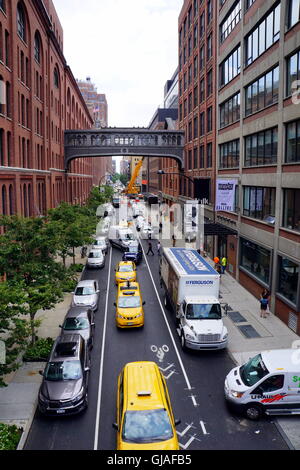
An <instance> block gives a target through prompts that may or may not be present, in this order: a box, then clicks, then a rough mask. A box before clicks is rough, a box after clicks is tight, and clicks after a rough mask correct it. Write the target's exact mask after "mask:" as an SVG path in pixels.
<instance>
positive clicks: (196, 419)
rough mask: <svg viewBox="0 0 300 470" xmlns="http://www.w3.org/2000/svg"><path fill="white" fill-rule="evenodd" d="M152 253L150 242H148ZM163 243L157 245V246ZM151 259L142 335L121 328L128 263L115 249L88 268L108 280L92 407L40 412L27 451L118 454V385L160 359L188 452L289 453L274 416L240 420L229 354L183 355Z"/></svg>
mask: <svg viewBox="0 0 300 470" xmlns="http://www.w3.org/2000/svg"><path fill="white" fill-rule="evenodd" d="M143 245H144V248H146V245H147V243H146V242H143ZM154 245H155V242H154ZM154 252H155V256H148V257H146V258H145V257H144V259H143V262H142V264H141V265H140V266H138V281H139V282H140V285H141V290H142V295H143V300H145V301H146V305H145V307H144V310H145V326H144V328H143V329H142V330H137V329H132V330H118V329H117V328H116V326H115V307H114V305H113V304H114V302H115V296H116V287H115V282H114V276H115V272H114V268H115V266H116V264H117V262H118V261H119V260H120V259H121V253H120V251H118V250H117V249H115V248H114V249H110V252H109V253H108V255H107V258H106V265H105V268H104V269H102V270H100V271H98V270H95V271H88V270H85V271H84V273H83V276H82V279H95V278H97V279H98V280H99V281H100V289H101V295H100V300H99V306H98V310H97V312H96V329H95V343H94V349H93V351H92V367H91V375H90V382H89V408H88V410H87V411H86V412H84V413H83V414H81V415H78V416H74V417H60V418H45V417H43V416H41V415H40V414H39V412H37V413H36V415H35V419H34V421H33V424H32V427H31V430H30V433H29V436H28V439H27V442H26V446H25V449H27V450H93V449H95V450H96V449H97V450H115V448H116V447H115V446H116V431H115V430H114V429H113V428H112V423H113V422H114V421H116V385H117V377H118V374H119V373H120V371H121V369H122V367H123V366H124V365H125V364H126V363H127V362H131V361H141V360H149V361H156V362H157V363H158V365H159V367H160V368H161V370H162V372H163V374H164V376H165V377H166V381H167V385H168V389H169V392H170V397H171V403H172V407H173V411H174V415H175V418H180V419H181V424H180V425H179V426H178V427H177V432H178V437H179V442H180V445H181V448H182V449H183V450H188V451H192V450H225V449H226V450H228V449H232V450H283V449H288V447H287V445H286V443H285V442H284V440H283V439H282V437H281V436H280V434H279V433H278V431H277V428H276V427H275V425H274V424H273V423H272V421H271V420H270V419H269V418H266V419H263V420H261V421H259V422H258V423H256V422H251V421H249V420H246V419H244V418H243V417H238V416H235V415H232V414H231V412H230V411H229V410H228V409H227V407H226V404H225V401H224V393H223V387H224V378H225V376H226V374H227V373H228V372H229V370H230V369H232V367H234V366H235V364H234V363H233V362H232V360H231V358H230V356H229V355H228V353H227V352H226V351H207V352H203V351H202V352H183V351H182V349H181V346H180V341H179V337H178V335H177V332H176V328H175V322H174V319H173V316H172V315H171V313H170V312H165V311H164V309H163V307H162V305H163V304H162V300H163V291H162V289H161V288H160V286H159V278H158V259H159V258H158V256H157V254H156V249H155V248H154Z"/></svg>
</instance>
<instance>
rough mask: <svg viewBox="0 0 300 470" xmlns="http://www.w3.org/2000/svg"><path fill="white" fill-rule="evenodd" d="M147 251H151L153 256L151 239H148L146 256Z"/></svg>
mask: <svg viewBox="0 0 300 470" xmlns="http://www.w3.org/2000/svg"><path fill="white" fill-rule="evenodd" d="M149 253H152V256H154V253H153V250H152V243H151V241H150V240H149V241H148V251H147V253H146V254H147V256H148V255H149Z"/></svg>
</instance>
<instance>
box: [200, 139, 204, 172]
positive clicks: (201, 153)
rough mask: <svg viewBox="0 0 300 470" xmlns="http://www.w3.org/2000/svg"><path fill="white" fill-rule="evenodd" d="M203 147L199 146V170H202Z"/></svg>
mask: <svg viewBox="0 0 300 470" xmlns="http://www.w3.org/2000/svg"><path fill="white" fill-rule="evenodd" d="M204 166H205V165H204V145H200V161H199V168H204Z"/></svg>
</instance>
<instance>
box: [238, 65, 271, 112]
mask: <svg viewBox="0 0 300 470" xmlns="http://www.w3.org/2000/svg"><path fill="white" fill-rule="evenodd" d="M278 89H279V67H278V66H277V67H275V68H274V69H273V70H271V71H270V72H268V73H267V74H265V75H263V76H262V77H260V78H259V79H258V80H256V81H255V82H253V83H251V85H249V86H247V87H246V88H245V95H246V96H245V99H246V116H249V115H250V114H253V113H255V112H257V111H261V110H262V109H264V108H266V107H267V106H270V105H272V104H274V103H277V102H278Z"/></svg>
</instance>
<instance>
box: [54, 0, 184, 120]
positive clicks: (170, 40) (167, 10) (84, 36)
mask: <svg viewBox="0 0 300 470" xmlns="http://www.w3.org/2000/svg"><path fill="white" fill-rule="evenodd" d="M53 1H54V5H55V8H56V10H57V13H58V16H59V18H60V21H61V24H62V27H63V30H64V55H65V57H66V60H67V63H68V65H69V66H70V67H71V70H72V72H73V74H74V76H75V78H78V79H86V77H91V80H92V82H93V83H94V84H95V85H96V87H97V88H98V93H105V94H106V98H107V101H108V125H109V126H116V127H133V126H135V127H137V126H139V127H148V125H149V122H150V120H151V118H152V116H153V115H154V113H155V111H156V109H157V108H158V107H162V105H163V89H164V85H165V82H166V81H167V80H168V79H170V78H171V77H172V75H173V73H174V71H175V69H176V67H177V64H178V52H177V50H178V46H177V44H178V39H177V34H178V33H177V31H178V17H179V13H180V10H181V8H182V5H183V0H85V1H84V2H82V0H53Z"/></svg>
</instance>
